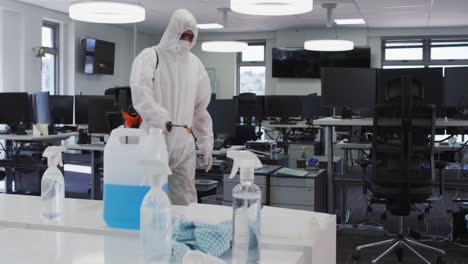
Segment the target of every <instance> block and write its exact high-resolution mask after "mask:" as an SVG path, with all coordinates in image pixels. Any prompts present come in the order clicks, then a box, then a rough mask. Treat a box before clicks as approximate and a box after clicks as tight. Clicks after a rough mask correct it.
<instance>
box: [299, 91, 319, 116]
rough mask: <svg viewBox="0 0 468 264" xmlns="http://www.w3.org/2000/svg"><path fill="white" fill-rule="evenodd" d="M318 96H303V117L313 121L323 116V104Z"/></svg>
mask: <svg viewBox="0 0 468 264" xmlns="http://www.w3.org/2000/svg"><path fill="white" fill-rule="evenodd" d="M321 100H322V99H321V97H320V96H318V95H308V96H302V97H301V101H302V117H303V118H307V119H311V118H312V119H313V118H316V117H319V116H321V115H322V112H323V109H322V102H321Z"/></svg>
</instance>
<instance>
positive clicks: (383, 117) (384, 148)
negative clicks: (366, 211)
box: [368, 77, 435, 215]
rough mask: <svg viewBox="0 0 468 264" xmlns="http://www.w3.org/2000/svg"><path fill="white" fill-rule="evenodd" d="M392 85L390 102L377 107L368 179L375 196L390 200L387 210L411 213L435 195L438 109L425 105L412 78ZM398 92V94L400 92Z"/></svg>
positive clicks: (403, 213) (405, 78)
mask: <svg viewBox="0 0 468 264" xmlns="http://www.w3.org/2000/svg"><path fill="white" fill-rule="evenodd" d="M400 81H401V83H400V85H399V87H398V88H395V85H392V86H391V89H392V94H395V95H396V96H394V97H392V98H389V99H390V100H389V101H387V102H383V103H382V102H381V103H380V104H377V105H376V108H375V115H374V135H373V144H372V167H371V175H370V178H369V179H368V181H369V183H370V185H369V188H370V190H371V191H372V193H373V195H374V196H378V197H380V198H384V199H386V200H387V201H388V202H387V208H388V207H389V205H390V209H389V210H390V211H394V212H398V213H397V214H398V215H407V214H409V208H410V205H411V204H413V203H417V202H423V201H425V200H426V199H427V198H429V197H430V196H431V195H432V183H433V180H434V177H435V176H434V175H435V169H434V168H435V167H434V164H435V162H434V134H435V106H434V105H427V104H423V103H422V102H421V100H420V98H419V96H418V94H419V93H418V92H415V91H413V90H414V89H420V88H419V86H417V85H414V82H413V81H412V80H411V78H407V77H403V78H401V80H400ZM396 90H398V91H396Z"/></svg>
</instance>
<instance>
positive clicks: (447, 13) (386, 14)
mask: <svg viewBox="0 0 468 264" xmlns="http://www.w3.org/2000/svg"><path fill="white" fill-rule="evenodd" d="M17 1H21V2H25V3H29V4H32V5H37V6H41V7H45V8H49V9H53V10H57V11H61V12H65V13H67V12H68V6H69V5H70V4H71V3H73V2H76V1H77V0H17ZM119 1H120V2H130V3H138V2H141V4H142V5H143V6H144V7H145V8H146V12H147V15H146V21H144V22H142V23H139V24H138V28H139V29H140V30H142V31H145V32H148V33H161V32H162V31H163V30H164V28H165V26H166V25H167V23H168V21H169V18H170V16H171V14H172V12H173V11H174V10H176V9H178V8H185V9H188V10H189V11H191V12H192V13H193V14H194V15H195V17H196V18H197V20H198V22H199V23H208V22H214V21H219V22H220V21H221V20H222V18H221V17H222V16H221V15H220V13H219V11H218V10H217V9H218V8H220V7H229V3H230V1H229V0H170V1H168V0H119ZM311 1H312V0H311ZM322 3H338V7H337V8H336V10H335V11H334V15H333V17H334V18H364V19H365V20H366V22H367V25H360V26H352V27H366V26H367V27H369V28H396V27H457V26H468V16H467V15H466V14H468V0H314V10H313V11H312V12H309V13H306V14H302V15H294V16H283V17H262V16H250V15H243V14H238V13H230V14H229V18H228V27H227V28H225V29H223V30H222V31H223V32H255V31H257V32H258V31H275V30H282V29H298V28H306V27H324V26H325V24H326V10H325V9H323V8H322V7H321V4H322ZM340 27H345V26H340ZM346 27H351V26H346Z"/></svg>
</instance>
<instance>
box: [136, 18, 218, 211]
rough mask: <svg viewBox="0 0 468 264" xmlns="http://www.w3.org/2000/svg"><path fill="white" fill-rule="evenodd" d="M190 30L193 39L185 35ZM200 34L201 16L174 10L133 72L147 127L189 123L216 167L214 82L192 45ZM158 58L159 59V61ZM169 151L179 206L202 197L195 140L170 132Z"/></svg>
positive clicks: (172, 187) (208, 160) (171, 179)
mask: <svg viewBox="0 0 468 264" xmlns="http://www.w3.org/2000/svg"><path fill="white" fill-rule="evenodd" d="M187 30H191V31H192V32H193V34H194V38H193V41H192V43H190V42H188V41H184V40H180V37H181V35H182V34H183V33H184V32H185V31H187ZM197 36H198V30H197V21H196V20H195V18H194V17H193V16H192V14H191V13H190V12H188V11H187V10H177V11H175V12H174V14H173V16H172V18H171V20H170V22H169V25H168V26H167V29H166V31H165V33H164V35H163V37H162V39H161V42H160V43H159V45H157V46H155V47H150V48H146V49H144V50H143V51H142V52H141V53H140V54H139V55H138V56H137V57H136V58H135V60H134V62H133V65H132V73H131V76H130V86H131V90H132V98H133V106H134V107H135V109H136V110H137V111H138V113H139V114H140V115H141V117H142V119H143V123H142V128H143V129H148V128H151V127H156V128H162V129H163V130H164V129H165V124H166V123H167V122H168V121H171V122H172V123H173V124H178V125H188V126H190V127H192V129H193V135H194V136H195V137H196V138H197V145H198V148H199V149H200V150H201V151H202V153H203V165H204V166H205V167H206V169H207V170H209V169H210V168H211V159H212V156H211V155H212V150H213V125H212V121H211V117H210V115H209V113H208V111H207V110H206V108H207V106H208V104H209V103H210V98H211V85H210V80H209V78H208V74H207V72H206V70H205V67H204V66H203V64H202V62H201V61H200V60H199V59H198V58H197V57H196V56H195V55H193V54H192V53H191V52H190V50H191V49H192V48H193V46H195V43H196V40H197ZM158 59H159V60H158ZM166 141H167V145H168V151H169V166H170V168H171V170H172V173H173V174H172V175H170V176H169V186H168V187H169V188H168V189H169V193H168V194H169V198H170V200H171V202H172V204H174V205H188V204H190V203H196V202H197V193H196V189H195V164H196V154H195V142H194V138H193V136H192V135H191V134H189V133H188V132H187V131H186V130H185V129H183V128H177V127H174V128H173V129H172V131H171V132H168V133H166Z"/></svg>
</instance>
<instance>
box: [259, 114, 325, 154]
mask: <svg viewBox="0 0 468 264" xmlns="http://www.w3.org/2000/svg"><path fill="white" fill-rule="evenodd" d="M292 122H295V123H296V124H294V125H292V124H291V125H290V124H272V122H269V121H266V122H264V123H262V126H263V127H264V128H273V129H281V133H282V134H283V148H284V153H285V154H288V134H289V133H288V131H287V130H288V129H306V128H313V129H321V128H322V127H321V126H318V125H317V124H315V120H314V121H312V123H313V124H308V123H307V122H306V121H292Z"/></svg>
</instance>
